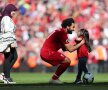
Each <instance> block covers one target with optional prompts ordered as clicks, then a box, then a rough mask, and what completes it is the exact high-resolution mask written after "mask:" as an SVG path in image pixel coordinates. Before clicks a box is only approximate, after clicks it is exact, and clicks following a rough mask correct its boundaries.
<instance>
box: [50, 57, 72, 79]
mask: <svg viewBox="0 0 108 90" xmlns="http://www.w3.org/2000/svg"><path fill="white" fill-rule="evenodd" d="M70 63H71V61H70V59H69V58H67V57H66V58H65V59H64V60H63V61H62V62H61V64H60V65H59V67H58V68H57V70H56V72H55V74H54V75H53V77H52V79H53V80H56V79H58V78H59V77H60V75H61V74H62V73H63V72H65V71H66V69H67V68H68V67H69V65H70Z"/></svg>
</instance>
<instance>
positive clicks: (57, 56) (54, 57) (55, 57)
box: [41, 51, 66, 66]
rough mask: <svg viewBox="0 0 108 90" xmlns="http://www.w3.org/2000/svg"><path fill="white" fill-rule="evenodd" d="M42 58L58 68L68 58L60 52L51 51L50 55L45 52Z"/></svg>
mask: <svg viewBox="0 0 108 90" xmlns="http://www.w3.org/2000/svg"><path fill="white" fill-rule="evenodd" d="M49 53H50V54H49ZM41 58H42V59H43V60H44V61H46V62H47V63H50V64H51V65H53V66H56V65H58V64H61V63H62V61H64V60H65V58H66V56H65V55H64V54H62V53H60V52H54V51H50V52H48V53H47V52H44V54H41Z"/></svg>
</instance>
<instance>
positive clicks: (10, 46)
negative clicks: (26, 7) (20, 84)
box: [0, 4, 18, 84]
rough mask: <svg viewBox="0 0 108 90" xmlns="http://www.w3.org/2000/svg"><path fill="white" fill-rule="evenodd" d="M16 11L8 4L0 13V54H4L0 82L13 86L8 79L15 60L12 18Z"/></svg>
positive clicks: (14, 16) (13, 6) (15, 43)
mask: <svg viewBox="0 0 108 90" xmlns="http://www.w3.org/2000/svg"><path fill="white" fill-rule="evenodd" d="M17 11H18V9H17V8H16V6H15V5H13V4H8V5H7V6H6V7H5V8H4V10H3V11H2V13H1V17H0V24H1V26H0V27H1V29H0V52H1V53H3V54H4V58H5V60H4V63H3V73H2V74H1V75H0V80H2V81H4V83H5V84H13V83H15V82H13V80H12V78H11V77H10V70H11V68H12V66H13V65H14V63H15V62H16V60H17V57H18V56H17V50H16V48H17V42H16V37H15V34H14V32H15V30H16V26H15V24H14V21H13V18H16V16H17Z"/></svg>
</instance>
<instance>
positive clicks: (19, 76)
mask: <svg viewBox="0 0 108 90" xmlns="http://www.w3.org/2000/svg"><path fill="white" fill-rule="evenodd" d="M11 76H12V77H13V79H14V81H16V82H17V83H16V84H14V85H4V84H3V83H2V82H0V90H60V89H61V90H108V73H104V74H95V75H94V78H95V80H94V83H93V84H89V85H83V84H82V85H74V84H72V82H74V80H75V76H76V74H73V73H64V74H63V75H62V76H61V78H60V80H61V81H63V82H66V83H65V84H61V85H54V84H49V83H48V81H49V80H50V78H51V76H52V73H12V74H11Z"/></svg>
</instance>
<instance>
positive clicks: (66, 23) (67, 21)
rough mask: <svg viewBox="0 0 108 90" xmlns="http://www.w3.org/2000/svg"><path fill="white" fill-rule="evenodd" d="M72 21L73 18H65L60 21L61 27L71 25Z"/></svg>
mask: <svg viewBox="0 0 108 90" xmlns="http://www.w3.org/2000/svg"><path fill="white" fill-rule="evenodd" d="M72 23H75V21H74V20H73V18H67V19H65V20H63V21H62V24H61V26H62V28H66V27H67V26H71V25H72Z"/></svg>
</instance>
